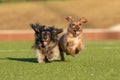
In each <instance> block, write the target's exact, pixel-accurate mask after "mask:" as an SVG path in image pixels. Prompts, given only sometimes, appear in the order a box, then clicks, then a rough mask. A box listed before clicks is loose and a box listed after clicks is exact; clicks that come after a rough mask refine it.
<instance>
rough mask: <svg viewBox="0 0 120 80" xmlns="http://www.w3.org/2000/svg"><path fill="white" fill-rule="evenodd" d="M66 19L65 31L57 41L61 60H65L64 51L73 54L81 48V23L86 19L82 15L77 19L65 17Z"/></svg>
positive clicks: (82, 45)
mask: <svg viewBox="0 0 120 80" xmlns="http://www.w3.org/2000/svg"><path fill="white" fill-rule="evenodd" d="M66 20H67V21H68V22H69V25H68V29H67V32H66V33H65V34H63V35H62V36H61V37H60V39H59V43H58V45H59V50H60V56H61V60H62V61H65V57H64V52H65V53H66V54H67V55H71V56H75V55H76V54H78V53H79V52H80V51H81V50H83V48H84V44H83V37H82V36H83V31H82V27H81V25H82V24H83V23H86V22H87V19H86V18H84V17H82V18H80V19H79V20H75V19H73V18H72V17H67V18H66Z"/></svg>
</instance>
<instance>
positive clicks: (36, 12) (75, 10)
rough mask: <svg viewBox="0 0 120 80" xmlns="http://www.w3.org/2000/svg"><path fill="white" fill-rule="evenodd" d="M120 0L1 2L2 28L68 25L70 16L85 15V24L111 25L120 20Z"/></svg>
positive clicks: (96, 25)
mask: <svg viewBox="0 0 120 80" xmlns="http://www.w3.org/2000/svg"><path fill="white" fill-rule="evenodd" d="M119 7H120V2H119V0H111V1H109V0H99V1H97V2H96V0H65V1H63V0H62V1H61V0H58V1H54V0H53V1H38V2H19V3H1V4H0V29H3V30H4V29H30V28H29V24H30V23H35V22H38V21H39V22H40V23H41V24H45V25H55V26H57V27H62V28H67V25H68V22H67V21H66V20H65V17H67V16H73V17H75V18H78V19H79V18H80V17H86V18H87V19H88V23H87V24H86V25H85V28H108V27H111V26H113V25H116V24H119V22H120V15H119V14H120V10H119Z"/></svg>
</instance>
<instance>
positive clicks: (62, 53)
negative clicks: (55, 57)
mask: <svg viewBox="0 0 120 80" xmlns="http://www.w3.org/2000/svg"><path fill="white" fill-rule="evenodd" d="M59 50H60V57H61V61H65V57H64V52H63V51H62V50H61V49H59Z"/></svg>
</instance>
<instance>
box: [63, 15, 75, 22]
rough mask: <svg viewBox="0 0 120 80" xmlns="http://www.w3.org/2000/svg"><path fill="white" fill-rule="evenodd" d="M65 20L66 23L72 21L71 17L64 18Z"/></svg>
mask: <svg viewBox="0 0 120 80" xmlns="http://www.w3.org/2000/svg"><path fill="white" fill-rule="evenodd" d="M65 19H66V20H67V21H68V22H72V21H73V19H72V17H71V16H68V17H66V18H65Z"/></svg>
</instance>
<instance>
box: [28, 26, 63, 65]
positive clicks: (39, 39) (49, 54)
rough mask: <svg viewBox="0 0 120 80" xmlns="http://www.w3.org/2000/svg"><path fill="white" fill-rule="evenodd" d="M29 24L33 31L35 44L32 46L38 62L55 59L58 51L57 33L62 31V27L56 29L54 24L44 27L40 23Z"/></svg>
mask: <svg viewBox="0 0 120 80" xmlns="http://www.w3.org/2000/svg"><path fill="white" fill-rule="evenodd" d="M30 26H31V28H32V29H33V30H34V32H35V44H34V46H33V48H34V51H35V53H36V56H37V61H38V63H46V62H49V61H53V60H56V59H57V58H58V56H59V53H60V52H59V48H58V34H60V33H61V32H63V29H58V28H55V27H54V26H48V27H46V26H45V25H40V24H31V25H30Z"/></svg>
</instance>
